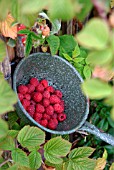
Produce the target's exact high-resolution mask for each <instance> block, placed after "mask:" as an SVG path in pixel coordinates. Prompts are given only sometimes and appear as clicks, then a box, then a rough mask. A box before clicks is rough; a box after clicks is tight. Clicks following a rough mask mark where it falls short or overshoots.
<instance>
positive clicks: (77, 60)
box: [73, 57, 84, 63]
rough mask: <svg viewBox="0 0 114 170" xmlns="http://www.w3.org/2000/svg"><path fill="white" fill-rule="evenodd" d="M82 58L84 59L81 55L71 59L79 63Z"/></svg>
mask: <svg viewBox="0 0 114 170" xmlns="http://www.w3.org/2000/svg"><path fill="white" fill-rule="evenodd" d="M83 60H84V58H82V57H77V58H75V59H73V61H74V62H75V63H80V62H81V61H83Z"/></svg>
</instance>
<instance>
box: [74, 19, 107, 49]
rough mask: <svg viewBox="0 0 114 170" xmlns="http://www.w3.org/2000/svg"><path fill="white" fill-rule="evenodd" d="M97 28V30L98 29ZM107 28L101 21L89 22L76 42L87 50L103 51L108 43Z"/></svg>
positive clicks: (93, 20)
mask: <svg viewBox="0 0 114 170" xmlns="http://www.w3.org/2000/svg"><path fill="white" fill-rule="evenodd" d="M98 28H99V29H98ZM109 37H110V35H109V28H108V25H107V24H106V22H104V21H103V20H101V19H97V18H95V19H92V20H90V21H89V22H88V23H87V24H86V26H85V28H84V29H82V31H80V32H79V34H78V35H77V38H76V39H77V40H78V42H79V43H80V44H81V45H82V46H84V47H86V48H88V49H98V50H100V49H105V48H106V46H107V44H108V41H109Z"/></svg>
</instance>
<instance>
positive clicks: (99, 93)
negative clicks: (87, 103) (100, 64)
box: [81, 79, 112, 99]
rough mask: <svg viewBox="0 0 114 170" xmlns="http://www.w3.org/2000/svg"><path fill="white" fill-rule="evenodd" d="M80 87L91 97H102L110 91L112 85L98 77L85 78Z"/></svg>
mask: <svg viewBox="0 0 114 170" xmlns="http://www.w3.org/2000/svg"><path fill="white" fill-rule="evenodd" d="M81 87H82V90H83V92H84V93H85V94H86V95H88V96H89V98H91V99H102V98H104V97H107V96H109V95H110V94H111V93H112V87H111V86H110V85H109V84H107V83H106V82H103V81H101V80H98V79H89V80H85V81H84V83H83V84H82V85H81Z"/></svg>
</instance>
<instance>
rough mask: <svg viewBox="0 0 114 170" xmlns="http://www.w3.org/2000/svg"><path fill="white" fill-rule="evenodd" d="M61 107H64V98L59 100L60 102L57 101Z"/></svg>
mask: <svg viewBox="0 0 114 170" xmlns="http://www.w3.org/2000/svg"><path fill="white" fill-rule="evenodd" d="M59 104H60V105H61V106H62V107H63V108H64V107H65V102H64V100H61V102H60V103H59Z"/></svg>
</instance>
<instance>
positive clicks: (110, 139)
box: [78, 121, 114, 146]
mask: <svg viewBox="0 0 114 170" xmlns="http://www.w3.org/2000/svg"><path fill="white" fill-rule="evenodd" d="M78 130H81V131H86V132H89V133H91V134H93V135H95V136H97V137H99V138H100V139H101V140H103V141H105V142H107V143H109V144H110V145H112V146H114V137H113V136H111V135H110V134H108V133H104V132H101V131H100V130H99V129H98V128H97V127H96V126H94V125H93V124H91V123H89V122H87V121H86V122H85V123H84V125H83V126H82V127H81V128H79V129H78Z"/></svg>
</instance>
